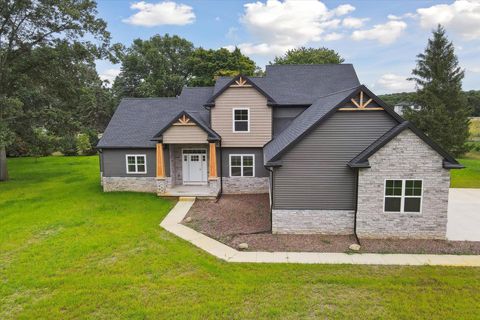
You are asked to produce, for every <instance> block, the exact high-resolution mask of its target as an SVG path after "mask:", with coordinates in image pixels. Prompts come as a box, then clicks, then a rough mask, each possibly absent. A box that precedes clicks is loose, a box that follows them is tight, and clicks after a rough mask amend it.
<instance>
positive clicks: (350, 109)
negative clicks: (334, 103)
mask: <svg viewBox="0 0 480 320" xmlns="http://www.w3.org/2000/svg"><path fill="white" fill-rule="evenodd" d="M379 110H383V108H339V109H338V111H379Z"/></svg>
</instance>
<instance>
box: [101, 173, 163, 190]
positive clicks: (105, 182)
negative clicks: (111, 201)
mask: <svg viewBox="0 0 480 320" xmlns="http://www.w3.org/2000/svg"><path fill="white" fill-rule="evenodd" d="M102 186H103V191H105V192H111V191H135V192H151V193H156V192H157V181H156V179H155V178H154V177H103V178H102Z"/></svg>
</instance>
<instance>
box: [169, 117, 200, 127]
mask: <svg viewBox="0 0 480 320" xmlns="http://www.w3.org/2000/svg"><path fill="white" fill-rule="evenodd" d="M173 125H174V126H194V125H195V123H193V122H190V118H188V117H187V116H186V115H183V116H182V117H181V118H180V119H178V122H176V123H174V124H173Z"/></svg>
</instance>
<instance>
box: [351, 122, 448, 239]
mask: <svg viewBox="0 0 480 320" xmlns="http://www.w3.org/2000/svg"><path fill="white" fill-rule="evenodd" d="M442 161H443V159H442V157H441V156H440V155H439V154H438V153H437V152H436V151H434V150H433V149H432V148H431V147H430V146H429V145H427V144H426V143H425V142H423V140H421V139H420V138H418V137H417V136H416V135H415V134H414V133H413V132H412V131H410V130H409V129H407V130H405V131H403V132H402V133H400V134H399V135H398V136H397V137H395V138H394V139H393V140H391V141H390V142H388V143H387V144H386V145H385V146H384V147H383V148H382V149H380V150H379V151H377V152H376V153H375V154H374V155H372V156H371V157H370V159H369V162H370V166H371V168H365V169H360V171H359V183H358V211H357V234H358V236H359V237H360V238H426V239H444V238H445V237H446V231H447V207H448V188H449V185H450V172H449V170H447V169H444V168H443V167H442ZM385 179H423V200H422V208H421V209H422V212H421V213H416V214H415V213H412V214H408V213H393V212H389V213H384V212H383V201H384V200H383V196H384V192H385V190H384V188H385Z"/></svg>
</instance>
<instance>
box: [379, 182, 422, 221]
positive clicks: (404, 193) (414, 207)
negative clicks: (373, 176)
mask: <svg viewBox="0 0 480 320" xmlns="http://www.w3.org/2000/svg"><path fill="white" fill-rule="evenodd" d="M421 208H422V180H386V181H385V204H384V211H385V212H406V213H420V212H421Z"/></svg>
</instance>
